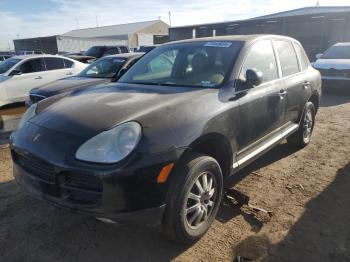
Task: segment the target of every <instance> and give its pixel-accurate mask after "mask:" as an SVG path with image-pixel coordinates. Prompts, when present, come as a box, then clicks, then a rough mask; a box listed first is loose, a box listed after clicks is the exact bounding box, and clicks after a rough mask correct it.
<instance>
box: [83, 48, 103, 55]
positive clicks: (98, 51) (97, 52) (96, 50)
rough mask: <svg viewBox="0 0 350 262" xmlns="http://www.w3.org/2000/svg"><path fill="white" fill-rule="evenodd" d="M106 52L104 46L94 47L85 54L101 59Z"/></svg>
mask: <svg viewBox="0 0 350 262" xmlns="http://www.w3.org/2000/svg"><path fill="white" fill-rule="evenodd" d="M104 50H105V48H104V47H103V46H93V47H90V48H89V49H88V50H87V51H86V52H85V53H84V55H86V56H93V57H97V58H100V57H101V56H102V53H103V51H104Z"/></svg>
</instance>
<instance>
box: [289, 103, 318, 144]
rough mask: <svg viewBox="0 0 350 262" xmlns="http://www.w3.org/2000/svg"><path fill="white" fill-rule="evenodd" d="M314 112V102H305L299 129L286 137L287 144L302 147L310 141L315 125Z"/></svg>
mask: <svg viewBox="0 0 350 262" xmlns="http://www.w3.org/2000/svg"><path fill="white" fill-rule="evenodd" d="M315 114H316V110H315V106H314V104H313V103H312V102H307V103H306V106H305V111H304V113H303V115H302V118H301V121H300V125H299V129H298V131H297V132H296V133H294V134H293V135H291V136H290V137H288V138H287V142H288V144H290V145H293V146H297V147H300V148H303V147H305V146H307V145H308V144H309V143H310V140H311V135H312V131H313V129H314V125H315Z"/></svg>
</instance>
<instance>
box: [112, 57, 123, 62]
mask: <svg viewBox="0 0 350 262" xmlns="http://www.w3.org/2000/svg"><path fill="white" fill-rule="evenodd" d="M124 61H125V59H121V58H114V59H113V63H122V62H124Z"/></svg>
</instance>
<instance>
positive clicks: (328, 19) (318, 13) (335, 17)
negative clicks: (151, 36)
mask: <svg viewBox="0 0 350 262" xmlns="http://www.w3.org/2000/svg"><path fill="white" fill-rule="evenodd" d="M239 34H279V35H287V36H291V37H294V38H296V39H298V40H299V41H300V42H301V43H302V45H303V46H304V48H305V50H306V52H307V54H308V56H309V58H310V60H312V61H313V60H315V55H316V54H317V53H323V52H324V51H325V50H326V49H327V48H329V47H330V46H331V45H333V44H335V43H338V42H345V41H350V6H346V7H345V6H344V7H320V6H317V7H305V8H300V9H295V10H291V11H286V12H281V13H276V14H271V15H266V16H261V17H256V18H252V19H248V20H240V21H231V22H221V23H211V24H201V25H192V26H181V27H173V28H170V29H169V37H170V41H175V40H182V39H189V38H199V37H208V36H215V35H216V36H220V35H239Z"/></svg>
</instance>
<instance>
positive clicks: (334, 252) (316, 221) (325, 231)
mask: <svg viewBox="0 0 350 262" xmlns="http://www.w3.org/2000/svg"><path fill="white" fill-rule="evenodd" d="M11 169H12V164H11V160H10V156H9V150H8V148H3V149H1V150H0V261H52V262H53V261H234V258H235V257H236V256H237V255H240V256H243V257H246V258H249V259H252V260H254V261H317V262H319V261H337V262H339V261H350V204H349V201H350V92H347V93H344V92H336V93H332V94H327V95H325V96H324V97H323V100H322V105H321V108H320V111H319V114H318V116H317V124H316V127H315V130H314V134H313V138H312V142H311V144H310V145H309V146H308V147H307V148H305V149H303V150H299V151H296V150H295V149H293V148H290V147H288V146H287V145H286V143H282V144H281V145H279V146H278V147H276V148H275V149H274V150H272V151H271V152H269V153H267V154H266V155H265V156H263V157H262V158H260V159H259V160H258V161H257V162H255V163H254V164H252V165H251V166H249V167H248V168H246V169H245V170H243V171H242V172H240V174H238V175H237V176H236V179H235V185H234V188H235V189H236V190H238V191H239V192H241V193H243V194H245V195H247V196H249V197H250V203H251V204H254V205H256V206H259V207H261V208H263V209H265V210H268V211H272V216H271V217H270V216H269V215H267V214H265V213H264V212H258V211H253V210H251V209H250V208H249V207H247V206H246V205H244V206H242V207H240V206H239V205H235V204H234V203H230V200H229V199H227V200H226V201H224V203H223V204H222V206H221V209H220V211H219V214H218V217H217V220H216V221H215V223H214V224H213V225H212V227H211V228H210V230H209V232H208V233H207V234H206V235H205V237H204V238H203V239H201V240H200V241H199V242H198V243H196V244H195V245H193V246H190V247H188V246H187V247H184V246H179V245H177V244H174V243H173V242H171V241H168V240H167V239H166V238H164V237H163V236H162V235H161V234H159V233H158V232H156V231H153V230H149V229H145V228H142V227H136V226H127V225H119V226H113V225H107V224H103V223H102V222H98V221H96V220H95V219H93V218H91V217H87V216H82V215H76V214H71V213H69V212H67V211H63V210H59V209H56V208H54V207H51V206H50V205H48V204H46V203H44V202H40V201H37V200H35V199H33V198H31V197H30V196H29V195H27V194H26V193H24V192H22V190H21V189H20V188H19V187H18V186H17V185H16V183H15V181H14V180H13V177H12V174H11Z"/></svg>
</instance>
